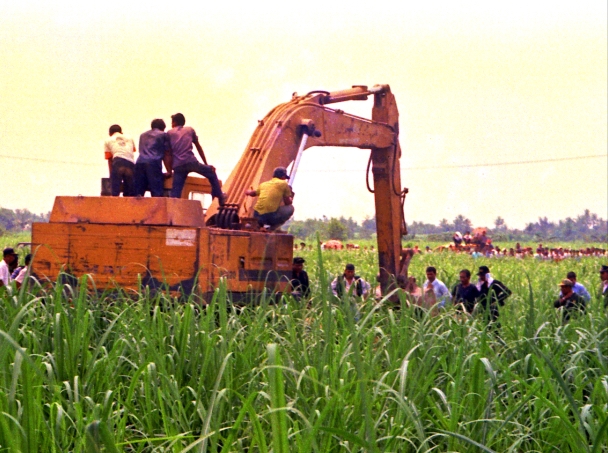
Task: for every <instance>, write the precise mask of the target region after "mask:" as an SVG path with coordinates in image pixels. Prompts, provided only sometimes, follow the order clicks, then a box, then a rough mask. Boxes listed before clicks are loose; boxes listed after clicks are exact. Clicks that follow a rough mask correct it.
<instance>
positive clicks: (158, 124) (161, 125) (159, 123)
mask: <svg viewBox="0 0 608 453" xmlns="http://www.w3.org/2000/svg"><path fill="white" fill-rule="evenodd" d="M150 126H151V127H152V129H160V130H161V131H164V130H165V128H166V127H167V125H166V124H165V122H164V121H163V120H162V119H160V118H156V119H155V120H152V124H151V125H150Z"/></svg>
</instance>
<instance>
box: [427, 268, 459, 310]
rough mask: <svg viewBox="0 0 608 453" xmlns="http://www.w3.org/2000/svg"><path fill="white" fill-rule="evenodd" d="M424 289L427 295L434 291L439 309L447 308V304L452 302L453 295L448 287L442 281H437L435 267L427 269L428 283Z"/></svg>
mask: <svg viewBox="0 0 608 453" xmlns="http://www.w3.org/2000/svg"><path fill="white" fill-rule="evenodd" d="M422 287H423V290H424V291H425V293H426V292H427V291H433V293H434V294H435V298H436V299H437V303H438V305H437V306H438V307H439V308H443V307H445V303H446V302H449V301H450V300H452V295H451V294H450V290H449V289H448V287H447V286H445V283H443V282H442V281H440V280H437V269H436V268H434V267H433V266H429V267H427V268H426V281H425V282H424V285H422Z"/></svg>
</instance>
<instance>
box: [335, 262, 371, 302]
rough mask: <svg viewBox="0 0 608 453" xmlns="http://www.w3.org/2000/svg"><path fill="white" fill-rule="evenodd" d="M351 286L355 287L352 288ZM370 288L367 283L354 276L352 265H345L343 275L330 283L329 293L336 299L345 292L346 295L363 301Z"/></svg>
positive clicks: (353, 266)
mask: <svg viewBox="0 0 608 453" xmlns="http://www.w3.org/2000/svg"><path fill="white" fill-rule="evenodd" d="M353 285H355V286H354V287H353ZM370 288H371V287H370V284H369V283H367V282H366V281H365V280H363V279H362V278H361V277H359V276H358V275H355V265H354V264H347V265H346V267H345V268H344V274H342V275H340V276H339V277H336V278H334V280H333V281H332V282H331V291H332V292H333V293H334V296H336V297H342V294H343V291H345V292H346V294H351V295H353V296H358V297H362V298H363V299H365V298H366V297H367V296H368V295H369V290H370ZM351 290H352V291H351Z"/></svg>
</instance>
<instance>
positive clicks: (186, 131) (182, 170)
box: [167, 113, 228, 206]
mask: <svg viewBox="0 0 608 453" xmlns="http://www.w3.org/2000/svg"><path fill="white" fill-rule="evenodd" d="M185 124H186V117H184V115H182V114H181V113H176V114H175V115H172V116H171V129H170V130H169V131H168V132H167V135H168V136H169V143H170V145H171V151H172V155H173V187H172V188H171V197H172V198H179V197H181V195H182V190H183V189H184V184H185V183H186V178H187V177H188V173H191V172H192V173H198V174H199V175H202V176H204V177H205V178H207V179H208V180H209V183H210V184H211V196H212V197H215V198H217V199H218V201H219V203H220V206H223V205H224V204H225V203H226V199H227V198H228V195H227V194H225V193H223V192H222V188H221V187H220V182H219V180H218V179H217V175H216V173H215V167H213V166H211V165H207V159H206V158H205V153H204V152H203V147H202V146H201V144H200V143H199V141H198V136H197V135H196V132H194V129H192V128H191V127H189V126H186V125H185ZM192 146H194V147H196V150H197V151H198V153H199V155H200V156H201V159H203V162H204V164H201V163H200V162H199V161H198V160H197V159H196V156H195V155H194V153H193V152H192Z"/></svg>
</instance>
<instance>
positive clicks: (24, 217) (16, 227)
mask: <svg viewBox="0 0 608 453" xmlns="http://www.w3.org/2000/svg"><path fill="white" fill-rule="evenodd" d="M50 216H51V213H50V212H47V213H46V214H34V213H33V212H30V211H28V210H27V209H15V210H14V211H13V210H12V209H6V208H0V235H1V234H2V233H4V232H7V231H8V232H21V231H30V230H31V229H32V223H34V222H48V221H49V217H50Z"/></svg>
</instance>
